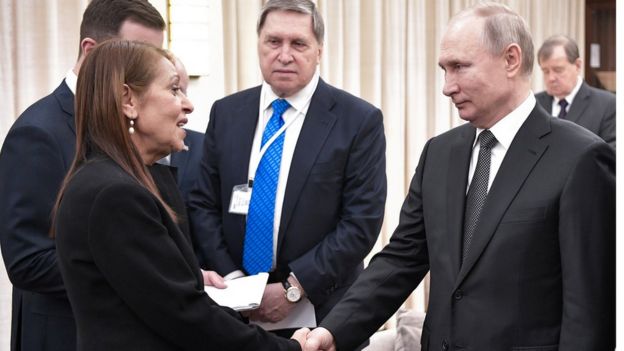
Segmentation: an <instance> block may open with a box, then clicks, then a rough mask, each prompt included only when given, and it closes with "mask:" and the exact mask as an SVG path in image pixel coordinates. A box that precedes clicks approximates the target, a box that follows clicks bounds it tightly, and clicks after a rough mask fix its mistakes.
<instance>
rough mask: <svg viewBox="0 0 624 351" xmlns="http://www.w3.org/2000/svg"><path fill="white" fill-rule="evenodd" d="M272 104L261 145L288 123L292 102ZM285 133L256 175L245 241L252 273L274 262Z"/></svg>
mask: <svg viewBox="0 0 624 351" xmlns="http://www.w3.org/2000/svg"><path fill="white" fill-rule="evenodd" d="M271 107H273V115H272V116H271V119H269V122H268V123H267V125H266V127H265V128H264V133H262V145H261V146H260V147H261V148H262V147H263V146H264V144H266V142H267V141H268V140H269V139H271V137H272V136H273V134H275V132H277V131H278V130H279V129H280V128H281V127H282V126H283V125H284V120H283V119H282V115H283V114H284V111H286V110H287V109H288V108H289V107H290V105H289V104H288V101H286V100H284V99H276V100H275V101H273V102H272V103H271ZM284 134H285V133H281V134H280V136H278V137H277V139H275V141H273V143H272V144H271V145H270V146H269V147H268V148H267V150H266V152H265V153H264V155H263V156H262V159H261V160H260V164H258V168H257V169H256V175H255V177H254V182H253V192H252V193H251V201H250V203H249V212H248V214H247V230H246V232H245V243H244V244H243V268H244V269H245V271H247V273H248V274H251V275H253V274H257V273H259V272H268V271H270V270H271V265H272V264H273V221H274V218H275V195H276V193H277V180H278V178H279V171H280V163H281V161H282V149H283V148H284Z"/></svg>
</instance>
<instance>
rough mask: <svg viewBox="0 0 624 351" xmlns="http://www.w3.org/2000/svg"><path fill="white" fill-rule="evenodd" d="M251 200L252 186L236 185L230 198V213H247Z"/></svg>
mask: <svg viewBox="0 0 624 351" xmlns="http://www.w3.org/2000/svg"><path fill="white" fill-rule="evenodd" d="M250 200H251V188H250V187H249V185H247V184H241V185H235V186H234V188H233V189H232V198H231V199H230V213H235V214H241V215H247V212H249V201H250Z"/></svg>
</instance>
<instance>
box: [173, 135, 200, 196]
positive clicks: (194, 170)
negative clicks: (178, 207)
mask: <svg viewBox="0 0 624 351" xmlns="http://www.w3.org/2000/svg"><path fill="white" fill-rule="evenodd" d="M185 130H186V138H184V144H186V146H188V147H189V150H188V151H180V152H174V153H172V154H171V166H172V167H175V168H176V169H177V181H178V187H179V188H180V192H182V198H183V199H184V201H187V200H188V197H189V194H190V192H191V190H192V189H193V187H194V186H195V183H196V182H197V178H199V164H200V162H201V157H202V154H203V147H204V133H199V132H196V131H194V130H190V129H185Z"/></svg>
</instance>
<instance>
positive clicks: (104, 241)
mask: <svg viewBox="0 0 624 351" xmlns="http://www.w3.org/2000/svg"><path fill="white" fill-rule="evenodd" d="M179 79H180V78H179V76H178V74H177V73H176V70H175V67H174V65H173V63H172V61H171V58H170V57H169V56H168V55H167V54H166V53H165V52H164V51H162V50H161V49H158V48H156V47H154V46H151V45H149V44H144V43H139V42H131V41H123V40H114V41H108V42H105V43H103V44H101V45H100V46H98V47H97V48H95V49H94V50H93V51H92V52H91V53H90V55H89V56H88V58H87V60H86V62H85V63H84V65H83V66H82V68H81V70H80V73H79V76H78V85H77V91H76V136H77V141H76V157H75V160H74V163H73V165H72V167H71V169H70V171H69V173H68V175H67V178H66V179H65V181H64V184H63V186H62V188H61V191H60V193H59V197H58V200H57V204H56V206H55V216H54V220H55V224H54V227H53V230H54V233H53V234H54V235H56V245H57V250H58V257H59V265H60V269H61V273H62V275H63V279H64V282H65V286H66V287H67V293H68V296H69V300H70V303H71V305H72V309H73V313H74V315H75V317H76V325H77V332H78V350H89V351H93V350H94V351H97V350H237V351H238V350H300V349H301V343H302V342H303V341H304V339H305V336H304V335H303V332H298V333H297V334H295V335H294V336H293V338H297V339H298V342H297V341H294V340H286V339H280V338H278V337H276V336H274V335H271V334H269V333H267V332H265V331H263V330H262V329H260V328H258V327H255V326H249V325H246V324H245V323H243V322H242V320H241V319H240V317H239V315H238V314H237V313H236V312H234V311H232V310H230V309H227V308H222V307H220V306H218V305H216V303H215V302H214V301H212V300H211V299H210V298H209V297H208V296H207V295H206V294H205V292H204V289H203V285H204V281H203V279H202V273H201V272H200V269H199V264H198V263H197V260H196V258H195V256H194V254H193V250H192V247H191V244H190V239H189V237H188V236H187V235H185V233H183V231H181V230H180V226H179V225H178V222H183V221H184V215H183V214H180V213H176V211H175V209H176V207H175V206H170V205H169V204H168V203H170V201H168V200H169V199H168V198H167V196H165V194H163V193H162V192H161V191H160V190H159V189H161V188H163V186H162V185H161V184H157V183H160V182H162V181H163V179H158V180H157V181H156V182H155V181H154V178H153V176H152V174H153V172H150V168H151V167H154V166H152V165H153V164H154V163H155V162H156V161H157V160H159V159H160V158H162V157H163V156H166V155H168V154H169V153H171V152H172V151H180V150H182V149H183V148H184V147H185V146H184V135H185V132H184V130H183V129H182V126H183V125H184V124H185V123H186V122H187V117H186V115H187V114H189V113H191V112H192V110H193V106H192V104H191V102H190V101H189V100H188V98H187V97H186V96H185V95H184V94H183V93H182V92H181V91H180V89H179ZM171 179H173V178H171ZM164 180H166V179H164ZM164 188H167V186H164ZM176 196H177V197H178V198H179V194H177V195H176ZM169 197H171V195H169Z"/></svg>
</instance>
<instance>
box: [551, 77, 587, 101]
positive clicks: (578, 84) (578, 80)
mask: <svg viewBox="0 0 624 351" xmlns="http://www.w3.org/2000/svg"><path fill="white" fill-rule="evenodd" d="M581 84H583V78H581V77H580V76H578V77H576V85H575V86H574V89H572V91H571V92H570V94H568V95H567V96H566V97H565V100H566V101H567V102H568V105H571V104H572V101H574V97H575V96H576V94H578V91H579V89H581ZM553 100H554V102H553V103H554V104H559V101H560V100H561V99H558V98H557V97H555V96H553Z"/></svg>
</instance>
